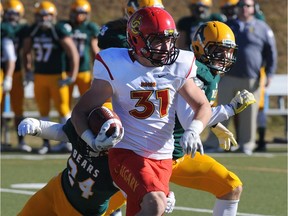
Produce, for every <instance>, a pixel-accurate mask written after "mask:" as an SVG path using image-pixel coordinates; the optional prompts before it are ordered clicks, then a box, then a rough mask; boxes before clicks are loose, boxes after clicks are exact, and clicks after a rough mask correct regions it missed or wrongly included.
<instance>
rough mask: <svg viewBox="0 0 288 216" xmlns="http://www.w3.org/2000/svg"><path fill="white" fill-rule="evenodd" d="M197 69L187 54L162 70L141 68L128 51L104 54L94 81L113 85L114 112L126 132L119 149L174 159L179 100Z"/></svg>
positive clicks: (102, 53)
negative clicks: (184, 87) (178, 97)
mask: <svg viewBox="0 0 288 216" xmlns="http://www.w3.org/2000/svg"><path fill="white" fill-rule="evenodd" d="M196 69H197V67H196V65H195V57H194V54H193V53H192V52H189V51H184V50H180V54H179V56H178V59H177V60H176V62H175V63H173V64H172V65H165V66H162V67H145V66H143V65H141V64H140V63H139V62H138V61H135V59H133V57H132V55H131V51H128V49H125V48H110V49H106V50H103V51H101V52H100V53H99V54H98V55H97V56H96V59H95V62H94V69H93V73H94V78H96V79H102V80H106V81H108V82H109V83H110V84H111V86H112V88H113V97H112V104H113V109H114V111H115V112H116V113H117V114H118V115H119V117H120V119H121V121H122V125H123V127H124V128H125V135H124V137H123V139H122V141H121V142H120V143H118V144H117V145H116V146H115V148H125V149H130V150H132V151H134V152H135V153H136V154H139V155H141V156H143V157H148V158H153V159H158V160H159V159H168V158H172V152H173V148H174V138H173V129H174V122H175V106H176V104H175V100H176V97H175V96H176V94H177V93H178V90H179V89H180V88H181V87H182V86H183V84H184V83H185V80H186V79H189V78H191V77H195V76H196Z"/></svg>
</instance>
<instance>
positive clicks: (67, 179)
mask: <svg viewBox="0 0 288 216" xmlns="http://www.w3.org/2000/svg"><path fill="white" fill-rule="evenodd" d="M63 131H64V132H65V134H66V135H67V137H68V139H69V141H70V142H71V143H72V151H71V155H70V157H69V159H68V161H67V167H66V169H65V170H64V171H63V174H62V181H61V183H62V187H63V190H64V193H65V195H66V197H67V199H68V200H69V202H70V203H71V204H72V205H73V207H74V208H76V209H77V210H78V211H79V212H80V213H81V214H82V215H102V214H103V213H104V212H105V211H106V210H107V207H108V204H109V199H110V197H111V196H112V195H113V194H114V193H116V192H117V191H118V189H117V188H116V187H115V186H114V185H113V180H112V178H111V176H110V171H109V165H108V152H104V153H103V154H102V155H99V156H98V157H96V156H95V154H96V153H95V152H94V151H92V149H91V148H90V147H89V146H88V145H87V144H86V143H85V142H84V141H83V140H82V139H81V138H80V137H79V136H78V135H77V133H76V131H75V128H74V126H73V124H72V122H71V120H70V119H68V121H67V122H66V124H65V125H64V126H63Z"/></svg>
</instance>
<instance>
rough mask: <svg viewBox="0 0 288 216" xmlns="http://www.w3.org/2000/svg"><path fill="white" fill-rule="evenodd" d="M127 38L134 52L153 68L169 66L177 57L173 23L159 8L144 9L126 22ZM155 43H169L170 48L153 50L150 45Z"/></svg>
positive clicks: (176, 36) (168, 15)
mask: <svg viewBox="0 0 288 216" xmlns="http://www.w3.org/2000/svg"><path fill="white" fill-rule="evenodd" d="M127 38H128V43H129V45H130V47H131V48H132V49H133V50H134V52H135V53H136V54H137V55H139V56H143V57H144V58H146V59H148V60H149V61H150V62H151V63H152V64H153V65H155V66H162V65H170V64H172V63H174V62H175V61H176V59H177V57H178V55H179V49H178V48H176V47H175V42H176V39H177V38H178V32H177V30H176V25H175V22H174V20H173V18H172V16H171V15H170V14H169V13H168V12H167V11H166V10H164V9H162V8H159V7H145V8H142V9H139V10H138V11H136V12H135V13H134V14H133V15H132V16H131V17H130V19H129V20H128V24H127ZM155 41H167V42H168V41H169V44H170V46H169V47H168V48H167V49H161V50H159V49H155V48H153V46H152V45H151V44H153V42H155ZM159 55H161V58H159Z"/></svg>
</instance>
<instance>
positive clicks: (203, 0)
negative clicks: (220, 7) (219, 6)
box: [190, 0, 212, 7]
mask: <svg viewBox="0 0 288 216" xmlns="http://www.w3.org/2000/svg"><path fill="white" fill-rule="evenodd" d="M190 4H193V5H202V6H206V7H212V0H191V2H190Z"/></svg>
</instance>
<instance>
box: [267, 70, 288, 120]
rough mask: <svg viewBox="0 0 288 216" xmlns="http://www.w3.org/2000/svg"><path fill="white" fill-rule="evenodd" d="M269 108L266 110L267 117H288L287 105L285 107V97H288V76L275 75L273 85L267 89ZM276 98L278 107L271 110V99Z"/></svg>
mask: <svg viewBox="0 0 288 216" xmlns="http://www.w3.org/2000/svg"><path fill="white" fill-rule="evenodd" d="M266 94H267V98H268V100H267V103H268V108H267V110H265V113H266V115H280V116H281V115H282V116H286V117H287V115H288V107H287V103H286V106H285V97H287V96H288V75H287V74H275V75H274V77H273V78H272V81H271V84H270V85H269V87H268V88H267V89H266ZM271 96H276V97H278V98H277V102H278V104H277V105H278V107H276V108H271V106H270V105H271V104H270V97H271Z"/></svg>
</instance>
